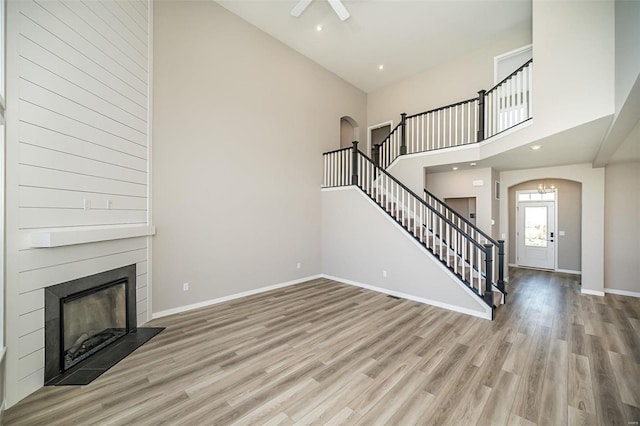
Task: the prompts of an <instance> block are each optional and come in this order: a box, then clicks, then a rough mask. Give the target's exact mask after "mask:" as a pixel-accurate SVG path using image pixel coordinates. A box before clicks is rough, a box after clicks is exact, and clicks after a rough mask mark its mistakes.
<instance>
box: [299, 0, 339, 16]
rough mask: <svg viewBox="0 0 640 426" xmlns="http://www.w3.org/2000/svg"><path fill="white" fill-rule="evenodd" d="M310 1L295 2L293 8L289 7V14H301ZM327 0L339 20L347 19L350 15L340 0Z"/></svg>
mask: <svg viewBox="0 0 640 426" xmlns="http://www.w3.org/2000/svg"><path fill="white" fill-rule="evenodd" d="M312 1H313V0H300V1H299V2H298V4H296V5H295V6H294V8H293V9H291V15H292V16H295V17H296V18H297V17H298V16H300V15H301V14H302V12H304V10H305V9H306V8H307V6H309V4H310V3H311V2H312ZM327 1H328V2H329V4H330V5H331V7H332V8H333V10H334V11H335V12H336V14H337V15H338V18H340V20H341V21H346V20H347V19H349V17H350V16H351V15H350V14H349V11H348V10H347V8H346V7H344V5H343V4H342V1H341V0H327Z"/></svg>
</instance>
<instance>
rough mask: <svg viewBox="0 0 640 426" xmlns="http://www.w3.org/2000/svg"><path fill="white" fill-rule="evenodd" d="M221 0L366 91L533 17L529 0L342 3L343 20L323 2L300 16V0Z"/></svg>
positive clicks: (369, 0) (477, 44) (352, 0)
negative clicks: (293, 11)
mask: <svg viewBox="0 0 640 426" xmlns="http://www.w3.org/2000/svg"><path fill="white" fill-rule="evenodd" d="M216 1H217V3H219V4H220V5H221V6H223V7H224V8H226V9H227V10H229V11H231V12H232V13H234V14H236V15H238V16H239V17H241V18H242V19H244V20H246V21H247V22H249V23H251V24H253V25H255V26H256V27H258V28H260V29H261V30H263V31H264V32H266V33H268V34H270V35H271V36H273V37H275V38H276V39H278V40H280V41H281V42H283V43H284V44H286V45H288V46H289V47H291V48H293V49H294V50H296V51H298V52H300V53H302V54H303V55H305V56H306V57H308V58H310V59H311V60H313V61H315V62H317V63H318V64H320V65H322V66H323V67H324V68H326V69H328V70H330V71H332V72H333V73H335V74H337V75H338V76H340V77H342V78H343V79H345V80H346V81H348V82H350V83H351V84H353V85H354V86H356V87H358V88H360V89H361V90H363V91H364V92H367V93H369V92H372V91H375V90H377V89H380V88H382V87H385V86H387V85H390V84H392V83H394V82H397V81H400V80H402V79H404V78H406V77H409V76H412V75H414V74H417V73H419V72H421V71H424V70H426V69H428V68H430V67H432V66H434V65H436V64H439V63H442V62H445V61H447V60H450V59H452V58H455V57H457V56H460V55H462V54H464V53H466V52H469V51H472V50H474V49H477V48H479V47H481V46H482V45H484V44H486V43H489V42H491V41H493V40H494V39H495V38H497V37H498V35H499V34H500V33H501V32H503V31H505V30H507V29H509V28H512V27H514V26H518V25H522V24H523V23H525V22H530V21H531V1H530V0H464V1H462V0H439V1H435V0H419V1H410V0H343V3H344V5H345V6H346V8H347V9H348V11H349V13H350V14H351V17H350V18H349V19H348V20H346V21H344V22H342V21H340V20H339V19H338V17H337V16H336V14H335V12H334V11H333V9H332V8H331V6H330V5H329V4H328V3H327V1H326V0H313V1H312V2H311V4H310V5H309V7H307V9H306V10H305V11H304V12H303V13H302V15H301V16H300V17H298V18H295V17H293V16H291V15H290V13H289V12H290V11H291V9H292V8H293V7H294V6H295V5H296V3H297V0H216ZM317 25H322V27H323V30H322V31H320V32H318V31H316V26H317ZM380 64H383V65H384V70H382V71H380V70H379V69H378V66H379V65H380Z"/></svg>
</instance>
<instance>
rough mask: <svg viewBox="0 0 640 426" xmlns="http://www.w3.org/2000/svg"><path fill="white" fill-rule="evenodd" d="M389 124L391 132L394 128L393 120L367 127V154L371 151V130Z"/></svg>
mask: <svg viewBox="0 0 640 426" xmlns="http://www.w3.org/2000/svg"><path fill="white" fill-rule="evenodd" d="M384 126H389V132H391V131H392V130H393V120H389V121H385V122H384V123H379V124H374V125H373V126H369V127H367V151H366V152H365V153H366V154H367V155H369V153H371V148H372V146H371V131H372V130H375V129H379V128H380V127H384Z"/></svg>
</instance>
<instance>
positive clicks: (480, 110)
mask: <svg viewBox="0 0 640 426" xmlns="http://www.w3.org/2000/svg"><path fill="white" fill-rule="evenodd" d="M532 63H533V58H532V59H529V60H528V61H527V62H525V63H524V64H522V65H521V66H520V67H518V68H517V69H516V70H515V71H513V72H512V73H511V74H509V75H508V76H507V77H505V78H504V79H502V80H501V81H500V82H499V83H497V84H496V85H494V86H493V87H491V88H490V89H489V90H484V89H482V90H479V91H478V96H476V97H473V98H470V99H466V100H464V101H459V102H454V103H452V104H450V105H446V106H442V107H438V108H433V109H430V110H427V111H423V112H419V113H416V114H411V115H407V114H406V113H402V114H400V116H401V120H400V123H398V125H397V126H396V127H394V128H393V130H391V132H390V133H389V134H388V135H387V136H386V137H385V138H384V139H383V140H382V142H380V143H379V144H375V146H372V147H371V149H372V151H373V150H374V149H375V152H376V155H374V158H376V159H377V160H378V162H377V164H378V165H380V151H382V150H384V149H385V145H388V144H390V143H391V137H392V136H393V135H394V134H395V133H396V132H397V131H398V129H401V130H402V132H401V135H400V143H401V146H400V147H399V149H396V150H395V151H396V152H395V154H394V155H395V156H394V157H392V158H386V157H388V155H387V156H386V157H385V160H386V161H385V163H386V164H383V167H384V168H387V167H389V165H391V163H392V162H393V161H394V160H395V159H396V158H398V157H399V156H401V155H404V154H406V153H407V144H406V143H407V140H406V139H407V138H406V133H407V132H406V125H407V120H410V119H416V118H417V117H420V116H423V115H427V114H434V113H438V112H439V111H445V113H446V110H449V109H451V108H456V107H459V106H461V105H465V104H470V103H472V102H477V110H476V114H475V117H474V122H475V126H476V127H477V132H476V135H474V137H472V138H470V139H469V140H468V141H466V142H461V143H458V142H457V139H456V144H455V145H449V146H446V145H445V146H444V148H450V147H452V146H461V145H468V144H472V143H478V142H482V141H483V140H485V139H486V138H488V137H493V136H495V135H497V134H498V133H501V132H503V131H505V130H507V129H509V128H512V127H514V126H516V125H518V124H521V123H523V122H525V121H528V120H530V119H531V117H528V118H526V119H524V120H522V121H519V122H518V123H515V124H512V125H511V126H509V127H507V128H505V129H503V130H501V131H499V132H495V131H493V132H491V133H490V134H488V135H486V134H485V117H486V115H487V112H485V102H486V100H487V99H488V98H489V96H490V95H492V93H493V92H494V91H495V90H496V89H498V88H499V87H501V86H502V85H504V84H505V83H506V82H508V81H509V80H510V79H512V78H513V77H514V76H515V75H517V74H518V73H519V72H521V71H523V70H524V69H525V68H527V67H528V66H529V65H531V64H532ZM529 72H530V71H529ZM463 108H464V107H463ZM469 108H471V107H469ZM489 113H490V114H491V113H493V111H489ZM529 114H530V111H529V112H528V115H529ZM423 136H424V134H423ZM456 137H457V136H456ZM441 148H443V147H440V144H439V142H438V148H427V149H424V145H423V150H422V151H415V152H426V151H432V150H434V149H441ZM386 150H387V151H389V152H392V150H393V148H392V147H386Z"/></svg>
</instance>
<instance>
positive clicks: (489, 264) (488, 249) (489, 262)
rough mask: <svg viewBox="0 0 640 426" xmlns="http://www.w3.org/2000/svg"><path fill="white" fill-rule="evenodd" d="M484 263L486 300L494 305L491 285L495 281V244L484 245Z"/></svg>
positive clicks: (490, 304)
mask: <svg viewBox="0 0 640 426" xmlns="http://www.w3.org/2000/svg"><path fill="white" fill-rule="evenodd" d="M484 263H485V272H484V283H485V291H484V301H485V302H487V304H488V305H489V306H493V290H492V287H491V286H492V283H493V273H492V272H493V244H485V245H484Z"/></svg>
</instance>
